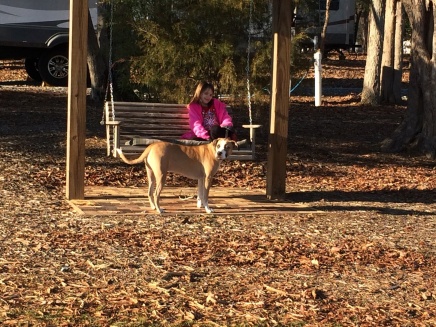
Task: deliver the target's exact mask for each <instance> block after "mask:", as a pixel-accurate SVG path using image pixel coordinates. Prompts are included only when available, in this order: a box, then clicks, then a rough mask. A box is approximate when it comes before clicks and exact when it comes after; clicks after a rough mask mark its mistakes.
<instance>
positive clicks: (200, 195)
mask: <svg viewBox="0 0 436 327" xmlns="http://www.w3.org/2000/svg"><path fill="white" fill-rule="evenodd" d="M203 185H204V179H203V178H200V179H198V185H197V208H201V206H202V204H203V201H202V199H203V192H202V191H203V188H204V187H203Z"/></svg>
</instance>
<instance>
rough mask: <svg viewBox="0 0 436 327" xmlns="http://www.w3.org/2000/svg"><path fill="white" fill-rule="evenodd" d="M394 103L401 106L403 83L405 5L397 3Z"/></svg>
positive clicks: (398, 0)
mask: <svg viewBox="0 0 436 327" xmlns="http://www.w3.org/2000/svg"><path fill="white" fill-rule="evenodd" d="M395 25H396V26H395V54H394V88H393V94H392V95H393V97H394V103H396V104H401V103H402V102H403V99H402V94H401V90H402V87H403V86H402V82H403V4H402V3H401V1H400V0H396V1H395Z"/></svg>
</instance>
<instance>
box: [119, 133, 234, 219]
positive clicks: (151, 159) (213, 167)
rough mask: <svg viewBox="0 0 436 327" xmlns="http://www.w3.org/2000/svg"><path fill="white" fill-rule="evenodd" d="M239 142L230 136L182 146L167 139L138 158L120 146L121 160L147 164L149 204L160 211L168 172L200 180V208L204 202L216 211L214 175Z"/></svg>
mask: <svg viewBox="0 0 436 327" xmlns="http://www.w3.org/2000/svg"><path fill="white" fill-rule="evenodd" d="M237 146H238V145H237V143H236V142H235V141H232V140H230V139H227V138H226V139H224V138H220V139H216V140H214V141H212V142H211V143H208V144H202V145H181V144H174V143H167V142H158V143H153V144H151V145H149V146H148V147H147V148H146V149H145V150H144V152H143V153H142V154H141V156H140V157H139V158H137V159H133V160H128V159H127V158H126V157H125V156H124V154H123V153H122V151H121V149H117V152H118V154H119V155H120V157H121V159H122V160H123V161H124V162H125V163H127V164H129V165H134V164H138V163H141V162H144V163H145V168H146V170H147V179H148V200H149V201H150V206H151V208H152V209H153V210H154V209H156V211H157V212H158V213H162V212H163V210H162V209H161V208H160V207H159V198H160V193H161V192H162V189H163V187H164V185H165V179H166V175H167V172H173V173H177V174H180V175H182V176H185V177H188V178H191V179H197V180H198V197H197V207H198V208H201V206H202V205H203V206H204V208H205V209H206V212H207V213H211V212H212V211H213V210H212V209H211V208H210V207H209V203H208V198H209V190H210V187H211V185H212V178H213V176H214V175H215V173H216V172H217V170H218V168H219V166H220V163H221V161H222V160H223V159H226V158H227V157H228V156H229V155H230V154H231V153H232V150H233V149H234V148H235V147H237Z"/></svg>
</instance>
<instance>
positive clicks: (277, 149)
mask: <svg viewBox="0 0 436 327" xmlns="http://www.w3.org/2000/svg"><path fill="white" fill-rule="evenodd" d="M291 19H292V12H291V0H285V1H284V0H273V58H272V64H273V69H272V90H271V121H270V134H269V138H268V166H267V176H266V178H267V180H266V195H267V198H268V199H271V200H276V199H283V198H284V197H285V195H286V157H287V145H288V142H287V141H288V116H289V78H290V74H289V69H290V60H291V59H290V53H291V44H290V42H291Z"/></svg>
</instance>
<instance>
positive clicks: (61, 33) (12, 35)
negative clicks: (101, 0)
mask: <svg viewBox="0 0 436 327" xmlns="http://www.w3.org/2000/svg"><path fill="white" fill-rule="evenodd" d="M88 3H89V8H90V12H91V17H92V18H93V22H94V25H95V24H96V22H97V2H96V0H89V1H88ZM68 24H69V0H38V1H35V0H0V59H25V68H26V71H27V74H28V75H29V76H30V77H31V78H32V79H34V80H36V81H44V82H46V83H48V84H50V85H54V86H66V85H67V84H68Z"/></svg>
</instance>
